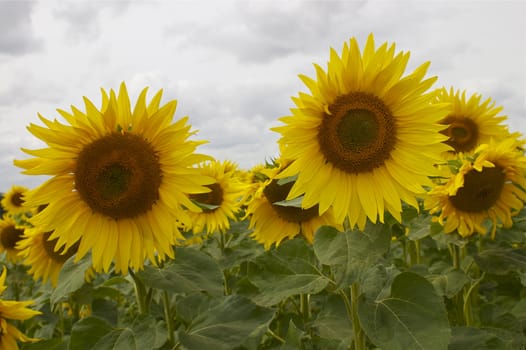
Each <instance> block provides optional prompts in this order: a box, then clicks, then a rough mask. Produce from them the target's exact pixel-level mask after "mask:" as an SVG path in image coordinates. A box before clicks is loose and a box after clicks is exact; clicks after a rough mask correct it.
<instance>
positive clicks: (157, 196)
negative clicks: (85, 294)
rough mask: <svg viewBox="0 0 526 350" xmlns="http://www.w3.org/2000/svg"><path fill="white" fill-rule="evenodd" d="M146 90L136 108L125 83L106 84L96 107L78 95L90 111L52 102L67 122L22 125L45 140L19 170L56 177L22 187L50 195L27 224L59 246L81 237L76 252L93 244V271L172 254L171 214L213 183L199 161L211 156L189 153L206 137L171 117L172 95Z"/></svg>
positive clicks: (36, 198)
mask: <svg viewBox="0 0 526 350" xmlns="http://www.w3.org/2000/svg"><path fill="white" fill-rule="evenodd" d="M146 92H147V89H144V90H143V91H142V92H141V94H140V95H139V97H138V100H137V103H136V105H135V107H134V108H133V109H132V108H131V105H130V100H129V97H128V92H127V90H126V86H125V85H124V83H123V84H121V86H120V89H119V92H118V94H116V93H115V92H114V91H113V90H110V92H109V94H108V93H106V91H104V90H102V108H100V109H98V108H97V107H95V105H94V104H93V103H92V102H91V101H90V100H88V99H87V98H84V102H85V108H86V112H82V111H80V110H79V109H77V108H75V107H72V112H71V113H68V112H66V111H63V110H58V112H59V113H60V115H61V116H62V117H63V118H64V119H65V120H66V121H67V124H63V123H61V122H59V121H57V120H53V121H51V120H48V119H46V118H44V117H42V116H40V120H41V121H42V123H44V125H45V126H38V125H35V124H30V126H29V127H28V130H29V131H30V132H31V133H32V134H33V135H35V136H36V137H38V138H39V139H41V140H43V141H44V142H45V143H46V144H47V145H48V148H44V149H38V150H28V149H23V151H24V152H26V153H28V154H29V155H32V156H34V157H35V158H31V159H26V160H15V165H17V166H19V167H21V168H24V169H25V171H24V173H25V174H30V175H51V176H52V178H51V179H49V180H48V181H46V182H44V183H43V184H42V185H40V186H39V187H37V188H36V189H34V190H31V191H29V192H28V194H27V195H26V201H27V203H28V204H29V205H30V206H34V207H38V206H40V205H44V204H48V205H47V207H45V208H44V209H43V210H42V211H41V212H40V213H38V214H36V215H35V216H34V217H33V218H32V219H31V223H32V224H33V225H34V226H35V227H39V229H40V230H42V231H44V232H51V231H52V233H51V235H50V236H49V238H48V240H55V239H56V240H57V242H56V246H57V247H58V248H59V249H62V250H65V251H67V250H69V249H70V248H71V247H73V246H74V245H75V244H77V242H79V246H78V251H77V255H76V260H77V261H78V260H79V259H81V258H82V257H83V256H84V255H86V253H87V252H88V251H90V250H91V253H92V260H93V267H94V268H95V269H96V270H97V271H99V270H101V269H103V270H104V271H108V269H109V267H110V265H111V263H112V261H113V262H114V263H115V270H116V271H117V272H123V273H126V272H127V270H128V268H133V269H141V268H142V267H143V263H144V260H145V259H146V258H148V259H150V260H151V261H156V260H163V259H164V258H165V257H166V256H169V257H173V256H174V255H173V248H172V245H173V244H174V243H175V240H176V237H180V236H181V234H180V232H179V231H178V229H177V227H176V225H175V221H176V218H177V217H184V216H185V215H186V214H185V212H184V211H183V209H182V208H183V207H184V208H188V209H191V210H200V209H199V208H198V207H197V206H196V205H195V204H194V203H192V201H190V199H189V198H188V195H189V194H192V193H201V192H206V191H207V188H206V187H204V186H205V185H207V184H209V183H211V182H212V179H211V178H208V177H206V176H203V175H201V174H200V173H199V170H198V169H196V168H195V165H196V164H198V163H201V162H203V161H205V160H207V159H209V157H207V156H204V155H200V154H195V153H194V151H195V150H196V147H197V146H198V145H200V144H202V143H203V142H201V141H189V140H188V137H189V136H191V135H192V134H194V132H191V131H190V126H189V125H187V120H188V118H187V117H184V118H182V119H180V120H178V121H176V122H175V123H173V122H172V118H173V115H174V113H175V109H176V105H177V101H170V102H168V103H166V104H164V105H162V106H161V105H160V102H161V96H162V91H159V92H158V93H157V94H155V96H154V97H153V99H152V100H151V101H150V103H149V104H147V103H146Z"/></svg>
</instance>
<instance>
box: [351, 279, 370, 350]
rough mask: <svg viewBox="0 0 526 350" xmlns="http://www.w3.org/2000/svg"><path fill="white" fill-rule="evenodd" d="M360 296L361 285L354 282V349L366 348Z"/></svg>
mask: <svg viewBox="0 0 526 350" xmlns="http://www.w3.org/2000/svg"><path fill="white" fill-rule="evenodd" d="M359 296H360V285H359V284H358V282H354V283H353V284H352V285H351V321H352V329H353V335H354V338H353V344H354V350H365V349H366V348H365V336H364V335H365V334H364V332H363V329H362V325H361V323H360V318H359V317H358V297H359Z"/></svg>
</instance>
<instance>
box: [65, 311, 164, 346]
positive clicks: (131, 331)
mask: <svg viewBox="0 0 526 350" xmlns="http://www.w3.org/2000/svg"><path fill="white" fill-rule="evenodd" d="M165 342H166V329H165V328H164V327H160V325H159V324H158V323H157V322H156V321H155V319H154V318H153V317H151V316H139V317H137V318H136V319H135V320H134V321H133V323H132V324H131V325H130V326H129V327H118V328H117V327H116V328H114V327H112V326H111V325H110V324H109V323H108V322H106V321H105V320H103V319H100V318H98V317H87V318H84V319H82V320H80V321H78V322H77V323H75V324H74V325H73V329H72V331H71V340H70V344H69V349H70V350H83V349H86V350H88V349H98V350H120V349H122V350H142V349H156V348H159V347H160V346H161V345H163V344H164V343H165Z"/></svg>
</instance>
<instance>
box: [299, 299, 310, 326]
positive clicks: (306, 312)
mask: <svg viewBox="0 0 526 350" xmlns="http://www.w3.org/2000/svg"><path fill="white" fill-rule="evenodd" d="M300 313H301V316H302V317H303V321H304V322H308V321H309V320H310V317H311V314H310V294H300Z"/></svg>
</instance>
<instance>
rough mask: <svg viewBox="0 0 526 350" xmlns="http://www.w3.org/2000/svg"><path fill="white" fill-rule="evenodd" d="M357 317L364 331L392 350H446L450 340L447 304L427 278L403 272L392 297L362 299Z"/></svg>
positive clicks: (379, 344)
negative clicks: (445, 304)
mask: <svg viewBox="0 0 526 350" xmlns="http://www.w3.org/2000/svg"><path fill="white" fill-rule="evenodd" d="M358 314H359V317H360V322H361V324H362V327H363V329H364V331H365V332H366V334H367V336H368V337H369V339H371V341H372V342H373V343H374V344H375V345H376V346H378V347H380V348H383V349H389V350H398V349H399V350H411V349H419V350H440V349H447V347H448V343H449V339H450V337H451V329H450V328H449V323H448V318H447V313H446V309H445V306H444V301H443V299H442V297H439V296H438V295H437V294H436V292H435V289H434V288H433V286H432V285H431V283H430V282H428V281H427V280H426V279H425V278H424V277H421V276H419V275H417V274H415V273H412V272H403V273H401V274H399V275H398V276H396V277H395V279H394V280H393V284H392V286H391V295H390V296H388V297H386V298H382V299H377V300H368V299H366V298H365V296H364V295H362V296H361V297H360V299H359V303H358Z"/></svg>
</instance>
